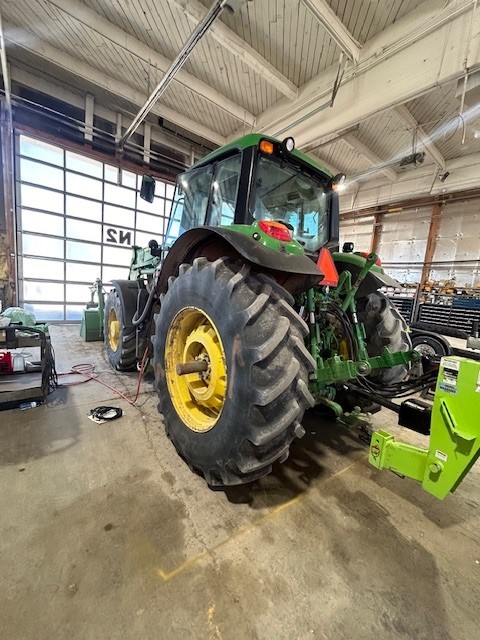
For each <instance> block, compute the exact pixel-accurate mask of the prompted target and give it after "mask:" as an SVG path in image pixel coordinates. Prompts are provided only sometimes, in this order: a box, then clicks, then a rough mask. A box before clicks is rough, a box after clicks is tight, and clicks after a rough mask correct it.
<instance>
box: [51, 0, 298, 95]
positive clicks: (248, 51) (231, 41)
mask: <svg viewBox="0 0 480 640" xmlns="http://www.w3.org/2000/svg"><path fill="white" fill-rule="evenodd" d="M57 1H58V0H57ZM170 1H171V3H172V4H174V5H175V6H176V7H178V8H179V9H180V10H181V11H183V13H184V14H185V15H186V16H187V18H188V19H189V20H191V21H192V22H198V20H199V19H200V17H201V16H202V15H203V13H204V12H205V7H204V6H203V5H202V4H201V3H200V2H198V0H170ZM209 35H210V36H211V37H212V38H214V39H215V40H216V41H217V42H218V43H219V44H221V45H222V47H225V49H228V51H230V52H231V53H233V55H234V56H236V57H237V58H240V60H241V61H242V62H243V63H244V64H246V65H247V66H248V67H250V69H252V70H253V71H255V73H258V75H260V76H261V77H262V78H263V79H264V80H266V81H267V82H268V83H269V84H271V85H272V86H274V87H275V89H277V90H278V91H280V93H283V95H284V96H286V97H287V98H288V99H289V100H295V99H296V97H297V87H296V86H295V85H294V84H293V82H290V80H289V79H288V78H287V77H286V76H284V75H283V73H281V72H280V71H279V70H278V69H276V68H275V67H274V66H273V65H272V64H270V62H268V60H266V59H265V58H263V57H262V56H261V55H260V54H259V53H258V51H255V49H254V48H253V47H251V46H250V45H249V44H247V43H246V42H245V40H242V38H240V37H239V36H238V35H237V34H236V33H235V32H234V31H232V30H231V29H230V28H229V27H227V25H226V24H224V23H223V22H217V23H216V24H215V25H213V27H212V28H211V29H210V31H209Z"/></svg>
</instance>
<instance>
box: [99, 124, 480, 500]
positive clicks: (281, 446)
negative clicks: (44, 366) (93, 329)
mask: <svg viewBox="0 0 480 640" xmlns="http://www.w3.org/2000/svg"><path fill="white" fill-rule="evenodd" d="M344 178H345V176H343V175H342V174H339V175H336V176H332V175H331V173H330V172H329V171H327V170H326V169H325V168H324V167H322V166H321V165H320V164H318V163H317V162H316V161H314V160H313V159H311V158H309V157H308V156H306V155H305V154H303V153H301V152H300V151H298V150H296V149H295V144H294V141H293V139H292V138H287V139H286V140H284V141H282V142H281V141H278V140H276V139H273V138H270V137H266V136H261V135H258V134H251V135H247V136H245V137H243V138H240V139H239V140H237V141H235V142H233V143H231V144H228V145H226V146H224V147H222V148H220V149H218V150H216V151H214V152H213V153H211V154H209V155H208V156H207V157H205V158H204V159H202V160H201V161H200V162H198V163H197V164H196V165H194V166H193V167H192V168H190V169H189V170H187V171H186V172H185V173H183V174H182V175H180V176H179V177H178V181H177V186H176V191H175V197H174V202H173V205H172V211H171V216H170V220H169V225H168V230H167V234H166V238H165V239H164V242H163V244H162V245H161V246H159V245H158V244H157V242H156V241H155V240H152V241H151V242H150V245H149V248H148V249H142V248H139V247H134V256H133V260H132V264H131V268H130V277H129V279H128V280H125V281H122V280H116V281H113V282H112V284H113V287H114V288H113V290H112V291H111V293H110V294H109V296H108V299H107V301H106V307H105V336H106V337H105V344H106V350H107V354H108V359H109V361H110V363H111V364H112V365H113V366H114V367H115V368H116V369H118V370H129V369H131V368H134V367H135V366H137V363H138V362H139V360H140V359H141V358H142V357H143V355H144V353H145V350H146V349H150V341H152V342H153V366H154V371H155V384H156V388H157V390H158V396H159V411H161V413H162V414H163V416H164V421H165V426H166V430H167V433H168V435H169V437H170V438H171V440H172V442H173V443H174V445H175V447H176V449H177V451H178V453H179V454H180V456H181V457H182V458H183V459H184V460H185V461H186V462H187V464H188V465H189V466H190V467H191V468H192V469H193V470H195V471H197V472H198V473H200V474H202V475H203V476H204V477H205V479H206V481H207V482H208V484H210V485H212V486H215V485H216V486H222V485H235V484H242V483H247V482H251V481H253V480H256V479H258V478H260V477H261V476H263V475H265V474H267V473H269V472H270V471H271V469H272V465H273V463H275V462H282V461H284V460H285V459H286V458H287V457H288V453H289V448H290V445H291V443H292V441H293V440H294V439H295V438H300V437H302V436H303V434H304V432H305V431H304V428H303V427H302V417H303V414H304V412H305V410H306V409H308V408H309V407H312V406H314V405H317V406H318V407H320V408H322V409H324V410H325V411H326V412H329V413H330V414H331V415H333V416H334V417H335V418H336V419H337V420H338V421H339V422H340V423H342V424H344V425H345V426H348V427H350V428H355V429H357V431H358V433H359V435H360V436H361V437H363V438H364V439H365V440H367V441H370V440H371V438H372V430H371V426H370V421H369V418H368V414H367V413H365V412H364V411H362V408H361V406H360V405H361V404H362V401H361V400H360V398H361V397H363V398H364V400H363V404H364V405H365V403H368V402H370V403H371V399H372V398H375V399H376V401H377V400H378V401H379V402H380V403H382V399H385V402H384V403H383V404H387V406H388V403H389V402H390V398H392V397H396V396H402V395H405V394H406V393H411V392H413V391H415V390H417V389H419V388H422V387H424V386H425V385H427V384H430V385H431V384H432V380H431V379H430V380H426V379H425V378H422V377H420V378H415V379H412V380H409V379H408V373H409V369H410V365H411V363H412V362H413V361H416V360H417V359H418V357H419V356H418V354H417V352H415V351H412V347H411V342H410V338H409V334H408V333H407V329H406V326H405V322H404V321H403V319H402V317H401V316H400V314H399V313H398V311H397V310H396V309H395V308H394V307H393V305H392V304H391V303H390V301H389V300H388V298H387V297H386V296H385V295H383V294H382V293H381V292H380V291H379V289H380V288H381V287H383V286H386V285H392V286H394V285H396V284H397V283H396V282H395V281H394V280H392V278H390V277H389V276H388V275H387V274H385V273H384V272H383V270H382V268H381V266H380V265H379V262H378V256H377V255H375V254H371V255H361V254H358V253H354V252H353V247H352V246H346V247H345V250H344V251H343V252H339V251H338V241H339V207H338V195H337V189H338V187H339V186H340V184H341V183H342V181H343V180H344ZM352 396H353V397H354V399H355V402H354V403H353V404H352ZM478 398H480V395H478ZM478 398H477V400H478ZM357 399H358V403H357ZM390 404H391V402H390ZM477 404H478V403H477ZM479 408H480V407H479ZM363 409H365V406H364V407H363ZM379 433H386V432H379ZM387 435H388V434H387ZM373 437H374V444H372V447H374V448H373V449H371V454H370V455H371V461H372V462H373V463H374V464H376V466H381V467H388V468H394V470H396V471H397V472H399V473H402V472H404V473H403V475H412V472H411V470H410V468H408V469H406V470H405V469H404V467H403V466H402V464H403V462H402V464H400V466H399V467H398V468H396V467H395V464H396V463H395V464H393V463H392V464H393V466H392V464H390V458H388V456H387V454H386V452H387V450H388V451H389V452H392V451H394V452H395V455H397V454H398V452H399V451H400V454H399V455H400V456H401V455H403V453H402V452H403V449H401V448H402V447H406V445H402V444H400V443H397V442H395V441H394V440H393V439H392V438H391V437H390V440H388V441H387V440H384V441H382V442H381V443H380V444H379V439H378V437H377V433H374V434H373ZM385 437H386V436H385ZM475 438H476V440H475V439H474V441H475V446H474V447H473V450H470V452H469V454H468V460H466V461H465V463H464V465H463V466H464V467H466V466H468V464H470V463H472V464H473V462H472V459H474V458H475V456H477V457H478V450H479V448H480V445H479V439H478V434H477V435H476V436H475ZM412 449H413V448H412ZM417 451H418V452H422V451H423V450H421V449H418V450H417ZM472 451H473V452H472ZM372 452H373V453H372ZM430 453H431V452H430V451H424V452H423V453H418V454H417V458H416V460H417V463H418V464H417V466H418V469H416V471H415V473H416V476H415V475H414V477H417V476H419V474H421V473H420V470H419V469H420V467H421V471H422V472H424V473H425V474H426V475H427V476H428V474H430V471H429V467H428V465H429V464H430V458H429V457H428V456H429V455H430ZM374 454H375V455H374ZM386 456H387V457H386ZM406 456H407V458H408V461H409V462H410V457H409V456H410V452H408V453H407V454H406ZM420 458H421V460H420ZM422 465H423V466H422ZM435 473H437V476H438V473H439V472H435ZM434 475H435V474H434ZM440 475H441V472H440ZM428 477H430V476H428ZM422 478H423V476H422ZM417 479H421V478H420V477H417ZM432 482H434V483H435V479H434V480H432ZM451 484H452V483H450V485H449V487H448V488H447V492H448V490H451ZM435 486H437V485H435ZM426 488H427V487H426ZM429 490H430V489H429ZM432 493H434V491H432ZM442 497H443V496H442Z"/></svg>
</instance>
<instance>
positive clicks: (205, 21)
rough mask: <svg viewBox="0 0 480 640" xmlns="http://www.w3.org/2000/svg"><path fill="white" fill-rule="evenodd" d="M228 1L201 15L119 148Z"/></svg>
mask: <svg viewBox="0 0 480 640" xmlns="http://www.w3.org/2000/svg"><path fill="white" fill-rule="evenodd" d="M227 2H228V0H215V2H214V3H213V4H212V6H211V7H210V9H209V10H208V11H207V13H203V14H202V17H201V18H200V21H199V23H198V24H197V25H196V27H195V29H194V30H193V31H192V33H191V35H190V37H189V38H188V40H187V42H186V43H185V44H184V45H183V47H182V49H181V51H180V53H179V54H178V55H177V56H176V58H175V60H173V62H172V64H171V65H170V67H169V68H168V69H167V70H166V71H165V75H164V76H163V78H162V79H161V80H160V82H159V83H158V84H157V86H156V87H155V89H154V90H153V91H152V93H151V94H150V96H149V97H148V98H147V100H146V101H145V104H143V105H142V107H141V108H140V110H139V112H138V113H137V114H136V116H135V117H134V118H133V120H132V123H131V124H130V126H129V127H128V129H127V130H126V131H125V133H124V134H123V136H122V137H121V138H120V141H119V143H118V146H119V147H123V145H124V144H125V142H127V140H129V138H130V137H131V136H132V135H133V134H134V133H135V131H136V130H137V129H138V127H139V126H140V125H141V123H142V122H143V121H144V120H145V118H146V117H147V116H148V114H149V113H150V111H151V110H152V109H153V107H154V106H155V104H156V103H157V101H158V100H159V99H160V97H161V96H162V95H163V94H164V93H165V91H166V90H167V88H168V87H169V86H170V84H171V82H172V81H173V79H174V78H175V76H176V75H177V73H178V72H179V71H180V69H181V68H182V67H183V65H184V64H185V62H186V61H187V60H188V58H189V57H190V54H191V53H192V51H193V50H194V49H195V47H196V46H197V44H198V43H199V42H200V40H201V39H202V38H203V36H204V35H205V34H206V33H207V32H208V30H209V29H210V28H211V26H212V25H213V24H214V22H215V20H217V19H218V18H219V17H220V16H221V15H222V13H223V11H224V9H225V8H226V5H227Z"/></svg>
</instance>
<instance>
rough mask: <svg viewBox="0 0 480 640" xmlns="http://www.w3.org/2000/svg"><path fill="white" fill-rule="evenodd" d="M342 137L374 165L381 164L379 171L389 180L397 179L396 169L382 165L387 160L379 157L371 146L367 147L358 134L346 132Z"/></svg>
mask: <svg viewBox="0 0 480 640" xmlns="http://www.w3.org/2000/svg"><path fill="white" fill-rule="evenodd" d="M342 138H343V140H344V141H345V142H346V143H347V144H348V146H349V147H352V149H354V150H355V151H357V152H358V153H359V154H360V155H361V156H363V157H364V158H366V159H367V160H368V161H369V162H370V164H372V166H373V167H376V166H378V165H379V166H378V170H379V172H381V173H383V174H385V175H386V176H387V178H388V179H389V180H392V181H395V180H396V179H397V174H396V173H395V171H394V170H393V169H391V168H390V167H385V166H382V165H384V164H385V161H384V160H382V159H381V158H379V157H378V156H377V154H376V153H374V152H373V151H372V150H371V149H370V148H369V147H367V145H365V144H363V142H362V141H361V140H359V139H358V138H357V137H356V136H354V135H353V133H345V134H344V135H343V136H342Z"/></svg>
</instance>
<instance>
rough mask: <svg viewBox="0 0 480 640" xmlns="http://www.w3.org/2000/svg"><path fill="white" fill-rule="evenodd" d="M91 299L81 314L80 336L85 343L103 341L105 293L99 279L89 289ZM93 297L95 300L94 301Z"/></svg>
mask: <svg viewBox="0 0 480 640" xmlns="http://www.w3.org/2000/svg"><path fill="white" fill-rule="evenodd" d="M90 293H91V297H90V300H89V302H87V304H86V307H85V309H84V310H83V313H82V324H81V327H80V336H81V337H82V338H83V339H84V340H85V342H95V341H100V340H103V319H104V313H105V293H104V291H103V284H102V281H101V280H100V278H97V279H96V280H95V282H94V283H93V285H92V286H91V287H90ZM95 296H96V297H97V300H95Z"/></svg>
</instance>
